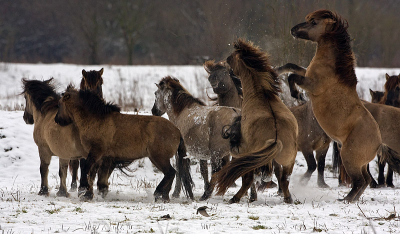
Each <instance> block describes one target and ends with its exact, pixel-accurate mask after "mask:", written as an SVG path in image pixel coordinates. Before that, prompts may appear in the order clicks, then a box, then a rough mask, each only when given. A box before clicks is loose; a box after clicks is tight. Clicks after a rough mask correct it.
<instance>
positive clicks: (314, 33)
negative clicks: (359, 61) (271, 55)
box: [288, 10, 400, 202]
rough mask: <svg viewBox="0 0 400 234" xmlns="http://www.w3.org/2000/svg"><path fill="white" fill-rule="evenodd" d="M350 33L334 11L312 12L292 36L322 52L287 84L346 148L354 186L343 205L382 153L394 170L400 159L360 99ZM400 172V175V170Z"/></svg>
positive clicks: (346, 162) (353, 198)
mask: <svg viewBox="0 0 400 234" xmlns="http://www.w3.org/2000/svg"><path fill="white" fill-rule="evenodd" d="M347 28H348V23H347V21H346V20H343V19H342V18H341V17H340V16H339V15H337V14H334V13H332V12H331V11H329V10H318V11H315V12H313V13H310V14H308V15H307V16H306V22H304V23H300V24H298V25H296V26H294V27H293V28H292V29H291V34H292V35H293V36H294V37H295V38H301V39H305V40H310V41H312V42H316V43H317V51H316V54H315V56H314V58H313V59H312V61H311V63H310V65H309V66H308V68H307V71H306V72H305V74H304V76H302V75H299V74H291V75H290V76H289V78H288V79H289V80H293V81H294V82H295V83H296V84H297V85H299V86H300V87H301V88H303V89H304V90H306V91H307V92H308V94H309V97H310V99H311V104H312V108H313V111H314V115H315V117H316V118H317V120H318V123H319V124H320V125H321V127H322V129H323V130H324V131H325V132H326V133H327V134H328V135H329V136H330V137H331V138H332V139H334V140H335V141H338V142H340V143H341V145H342V148H341V155H342V162H343V165H344V166H345V169H346V171H347V173H348V174H349V176H350V177H351V179H352V185H353V187H352V189H351V191H350V192H349V194H347V196H346V197H345V198H344V200H346V201H348V202H353V201H356V200H358V199H359V198H360V196H361V195H362V193H363V192H364V190H365V188H366V187H367V186H368V184H369V183H370V181H371V178H370V176H369V174H368V171H367V165H368V163H369V162H370V161H371V160H372V159H373V158H374V157H375V154H376V153H377V151H379V152H381V154H382V156H383V157H382V158H384V160H386V161H387V162H388V163H389V164H390V165H396V163H398V161H399V160H400V157H399V155H398V153H396V152H395V151H393V150H391V149H390V148H389V147H388V146H387V145H385V144H382V139H381V134H380V131H379V127H378V124H377V123H376V121H375V120H374V118H373V117H372V115H371V114H370V113H369V112H368V110H367V109H366V108H365V107H364V105H363V104H362V102H361V100H360V99H359V97H358V95H357V92H356V85H357V77H356V74H355V71H354V55H353V52H352V49H351V46H350V36H349V34H348V32H347ZM396 170H399V171H400V167H399V165H397V168H396Z"/></svg>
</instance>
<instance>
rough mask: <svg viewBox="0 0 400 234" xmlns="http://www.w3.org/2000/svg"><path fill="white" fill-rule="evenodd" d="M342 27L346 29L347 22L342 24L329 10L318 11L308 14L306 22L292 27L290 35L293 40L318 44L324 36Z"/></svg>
mask: <svg viewBox="0 0 400 234" xmlns="http://www.w3.org/2000/svg"><path fill="white" fill-rule="evenodd" d="M343 25H345V26H344V28H345V29H347V27H348V26H347V22H346V24H344V22H342V21H341V19H340V18H339V16H338V15H337V14H335V13H333V12H331V11H329V10H318V11H315V12H312V13H310V14H308V15H307V16H306V22H303V23H300V24H297V25H296V26H294V27H293V28H292V29H291V30H290V33H291V34H292V35H293V36H294V37H295V38H301V39H304V40H310V41H314V42H318V41H320V39H321V38H323V37H324V36H325V35H326V34H329V33H331V32H334V31H336V30H338V28H339V27H342V26H343Z"/></svg>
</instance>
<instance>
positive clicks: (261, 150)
mask: <svg viewBox="0 0 400 234" xmlns="http://www.w3.org/2000/svg"><path fill="white" fill-rule="evenodd" d="M234 49H235V50H234V52H232V54H231V55H230V56H229V57H228V58H227V62H228V64H229V65H230V67H231V68H232V69H233V73H234V74H236V75H238V76H239V77H240V80H241V83H242V87H243V104H242V120H241V127H240V129H241V138H240V145H239V147H238V150H235V151H231V154H232V157H233V159H232V161H230V162H229V163H228V164H227V165H226V166H224V167H223V168H222V169H221V170H220V171H219V172H217V173H215V174H214V175H213V177H212V184H215V186H216V188H217V195H223V194H224V193H225V192H226V190H227V189H228V187H229V186H230V185H231V184H232V183H233V182H234V181H235V180H236V179H237V178H239V177H242V187H241V188H240V189H239V191H238V192H237V193H236V194H235V195H234V196H233V197H232V198H231V199H230V200H229V203H237V202H239V201H240V199H241V197H242V196H243V195H244V193H245V192H246V191H247V189H248V188H249V187H250V186H251V184H252V182H253V179H254V171H255V170H258V169H259V168H261V167H266V166H267V167H268V166H271V164H273V163H274V164H275V165H274V166H275V167H276V168H278V170H279V172H280V173H279V175H278V182H279V188H281V189H282V192H283V195H284V202H286V203H292V202H293V199H292V196H291V194H290V192H289V178H290V175H291V173H292V170H293V166H294V163H295V158H296V153H297V149H296V147H297V142H296V140H297V133H298V126H297V121H296V118H295V117H294V116H293V114H292V112H291V111H290V110H289V109H288V108H287V107H286V105H285V104H284V103H283V102H282V101H281V100H280V99H279V97H278V92H280V87H279V85H280V83H279V80H278V76H277V74H276V73H275V71H274V70H273V69H272V68H271V66H270V64H269V61H268V55H267V54H266V53H265V52H263V51H261V50H260V49H259V48H258V47H256V46H254V45H253V43H251V42H247V41H245V40H243V39H238V40H237V41H236V42H235V43H234ZM278 164H279V165H278Z"/></svg>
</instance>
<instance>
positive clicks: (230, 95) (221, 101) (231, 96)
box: [218, 87, 242, 108]
mask: <svg viewBox="0 0 400 234" xmlns="http://www.w3.org/2000/svg"><path fill="white" fill-rule="evenodd" d="M218 105H219V106H231V107H237V108H240V107H241V106H242V98H241V97H240V96H239V94H238V92H237V90H236V88H235V87H234V88H232V89H230V90H229V91H228V92H226V93H224V94H218Z"/></svg>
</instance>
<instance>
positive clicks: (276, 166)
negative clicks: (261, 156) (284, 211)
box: [274, 160, 283, 195]
mask: <svg viewBox="0 0 400 234" xmlns="http://www.w3.org/2000/svg"><path fill="white" fill-rule="evenodd" d="M274 173H275V177H276V179H277V180H278V192H277V193H278V195H282V194H283V192H282V183H281V179H280V178H281V177H282V166H281V165H280V164H279V163H277V162H275V160H274Z"/></svg>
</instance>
